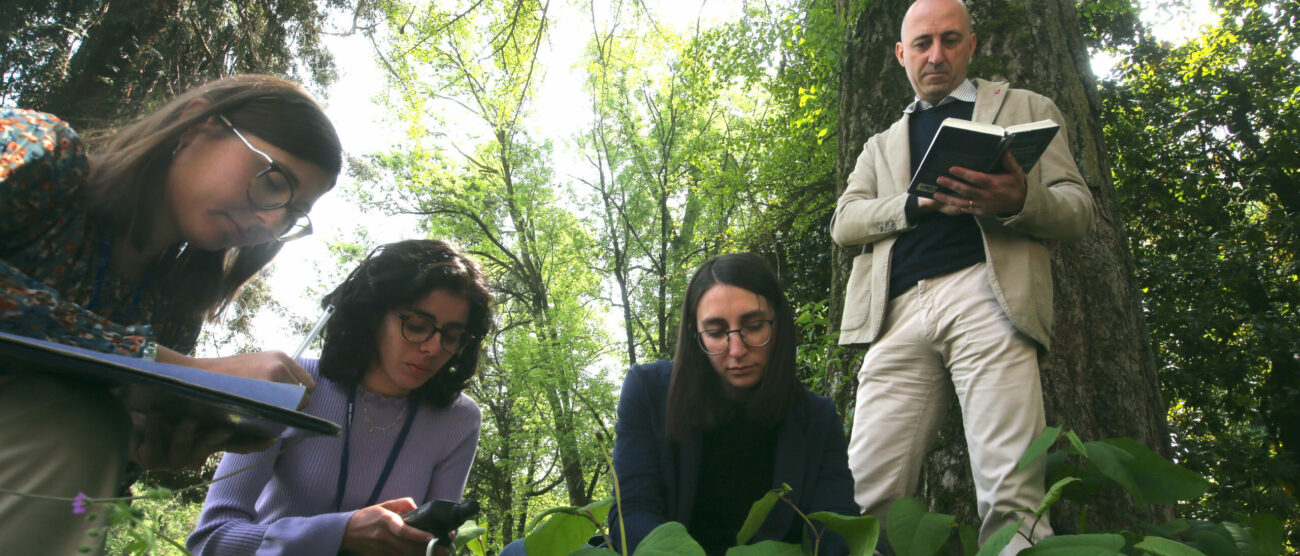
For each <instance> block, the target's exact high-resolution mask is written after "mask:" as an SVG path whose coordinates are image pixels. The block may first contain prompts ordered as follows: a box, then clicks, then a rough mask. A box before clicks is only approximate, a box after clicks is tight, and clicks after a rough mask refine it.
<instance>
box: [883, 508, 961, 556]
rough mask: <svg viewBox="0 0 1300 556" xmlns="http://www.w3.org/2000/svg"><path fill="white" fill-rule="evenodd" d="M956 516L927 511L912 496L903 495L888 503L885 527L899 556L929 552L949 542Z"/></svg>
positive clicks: (937, 549) (921, 555) (890, 541)
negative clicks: (890, 504) (905, 496)
mask: <svg viewBox="0 0 1300 556" xmlns="http://www.w3.org/2000/svg"><path fill="white" fill-rule="evenodd" d="M956 521H957V518H955V517H953V516H951V515H947V514H936V513H930V512H928V511H926V510H925V506H924V505H922V504H921V502H920V501H919V500H917V499H915V498H910V497H909V498H903V499H901V500H899V501H897V502H894V505H893V506H890V507H889V513H888V514H887V516H886V518H885V529H886V531H887V532H888V536H889V545H890V546H891V547H893V548H894V552H895V553H896V554H898V556H931V555H933V554H935V553H937V552H939V549H940V548H942V547H943V544H944V543H945V542H948V537H950V536H952V530H953V528H954V527H956Z"/></svg>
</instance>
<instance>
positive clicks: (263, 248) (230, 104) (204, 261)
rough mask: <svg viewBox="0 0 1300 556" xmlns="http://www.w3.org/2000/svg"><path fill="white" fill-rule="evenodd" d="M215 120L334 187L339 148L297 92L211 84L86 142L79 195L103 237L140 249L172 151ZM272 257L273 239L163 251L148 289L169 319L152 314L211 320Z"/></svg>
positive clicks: (269, 80) (237, 80)
mask: <svg viewBox="0 0 1300 556" xmlns="http://www.w3.org/2000/svg"><path fill="white" fill-rule="evenodd" d="M196 101H205V102H196ZM196 107H197V109H196ZM216 115H224V116H225V117H226V118H227V119H229V120H230V122H231V123H232V124H234V126H235V127H237V128H239V129H241V130H244V131H245V132H247V133H250V134H253V135H256V136H257V137H259V138H261V139H262V140H264V141H266V142H268V143H270V144H272V145H275V146H276V147H279V148H280V149H283V150H284V151H286V152H288V153H289V154H292V155H293V156H295V157H297V158H299V159H302V160H303V161H305V162H309V163H311V164H312V165H314V166H316V167H318V168H320V169H321V170H324V171H325V173H326V174H327V175H329V176H330V183H328V184H326V187H327V188H332V187H333V186H334V178H336V177H337V176H338V173H339V171H340V170H341V168H342V166H343V153H342V150H343V149H342V146H341V144H340V142H339V138H338V134H337V133H336V132H335V131H334V125H333V124H331V123H330V121H329V119H328V118H326V117H325V113H324V112H322V111H321V108H320V106H319V105H317V104H316V102H315V101H314V100H312V98H311V96H310V95H309V94H307V92H306V91H304V90H303V89H302V88H301V87H299V86H297V85H295V84H293V83H291V82H289V81H286V80H284V79H281V78H278V77H273V76H269V75H241V76H235V77H227V78H224V79H218V80H216V81H212V82H209V83H207V84H205V85H201V86H199V87H195V88H193V89H190V90H189V91H186V92H185V93H183V94H181V95H179V96H177V97H176V98H174V99H172V100H171V101H170V102H168V103H167V104H165V105H163V106H162V108H159V109H158V110H156V111H154V112H153V113H151V114H149V115H147V116H145V117H144V118H142V119H140V120H139V121H137V122H135V123H133V124H130V125H127V126H124V127H121V128H119V129H116V130H113V131H110V132H107V133H102V134H96V135H92V136H89V137H88V138H87V140H86V142H87V144H88V146H89V148H90V150H91V153H92V154H93V156H94V164H93V165H92V166H91V169H90V176H89V180H88V186H87V190H86V195H87V197H88V200H89V205H90V207H91V212H92V214H93V215H94V216H95V218H96V219H97V220H98V221H99V222H100V223H101V224H102V225H104V226H106V229H107V231H108V232H109V233H110V234H112V236H113V237H123V236H125V237H126V238H127V240H128V241H130V242H131V244H132V245H133V246H135V247H136V248H137V249H139V248H143V247H144V246H145V245H146V244H147V242H148V239H149V238H150V237H151V235H152V234H153V232H154V230H153V229H152V228H153V223H154V221H155V219H154V213H155V211H158V210H166V209H165V208H163V207H164V202H163V199H164V198H165V192H164V184H165V181H166V180H165V178H166V174H167V170H168V168H169V167H170V165H171V161H172V153H173V152H174V151H175V149H176V147H177V145H178V144H179V142H180V141H181V138H182V137H183V136H184V135H185V134H186V133H187V132H188V131H190V130H191V129H192V128H193V127H194V126H196V125H198V124H200V123H202V122H204V121H206V120H208V119H209V118H211V117H213V116H216ZM279 251H280V244H279V243H277V242H269V243H262V244H258V245H251V246H247V247H235V248H229V249H224V250H220V251H205V250H202V249H193V248H189V249H187V248H184V246H182V245H176V246H172V247H170V248H169V249H168V250H167V251H166V252H164V253H163V254H162V256H161V257H160V258H159V262H158V263H156V266H155V267H154V268H153V270H152V271H153V272H154V273H155V275H156V276H157V277H158V278H160V279H158V280H156V281H155V282H154V284H156V287H158V288H159V289H160V291H161V293H162V294H163V295H166V296H167V297H168V298H170V301H169V303H168V304H166V306H167V307H168V308H169V309H168V310H167V312H168V313H170V314H168V315H157V317H160V318H168V317H192V316H193V315H195V314H201V315H204V316H207V317H209V318H211V317H213V316H215V315H217V314H218V313H220V312H221V310H222V309H224V308H225V307H226V305H228V304H229V303H230V302H231V300H232V299H233V298H234V297H235V293H236V292H237V291H238V290H239V287H240V286H241V285H243V284H244V282H245V281H247V280H248V279H249V278H251V277H252V276H253V274H256V273H257V271H259V270H261V269H262V267H264V266H266V264H267V263H268V262H270V261H271V259H272V258H273V257H275V255H276V253H278V252H279Z"/></svg>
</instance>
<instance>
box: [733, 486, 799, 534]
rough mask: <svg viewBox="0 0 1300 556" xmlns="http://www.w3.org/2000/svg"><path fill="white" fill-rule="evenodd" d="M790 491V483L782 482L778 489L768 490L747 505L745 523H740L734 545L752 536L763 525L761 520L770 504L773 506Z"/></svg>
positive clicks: (769, 511)
mask: <svg viewBox="0 0 1300 556" xmlns="http://www.w3.org/2000/svg"><path fill="white" fill-rule="evenodd" d="M789 492H790V485H787V484H782V485H781V488H780V489H777V490H771V491H768V493H767V494H764V495H763V497H762V498H759V499H758V501H757V502H754V505H753V506H750V507H749V515H747V516H745V524H744V525H741V527H740V531H737V532H736V546H742V545H744V544H745V543H747V542H749V539H752V538H754V533H757V532H758V528H759V527H762V526H763V521H764V520H766V519H767V514H769V513H771V512H772V506H775V505H776V503H777V501H779V500H780V499H781V496H783V495H785V494H787V493H789Z"/></svg>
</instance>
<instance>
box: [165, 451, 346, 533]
mask: <svg viewBox="0 0 1300 556" xmlns="http://www.w3.org/2000/svg"><path fill="white" fill-rule="evenodd" d="M283 445H284V441H283V440H282V441H280V442H277V443H276V445H275V446H272V447H271V448H270V449H269V450H267V451H265V452H259V453H253V454H226V455H225V456H224V457H222V458H221V464H220V465H218V466H217V472H216V476H217V477H218V478H221V477H227V476H228V475H231V474H232V473H234V475H233V476H229V477H227V478H224V479H219V480H217V481H216V482H214V483H212V486H211V487H210V488H209V489H208V497H207V500H205V501H204V503H203V512H202V513H201V514H200V515H199V523H198V525H197V526H196V527H195V529H194V532H193V533H192V534H190V537H189V540H188V541H187V542H186V546H187V547H188V548H189V550H190V551H191V552H193V553H194V554H196V555H200V556H241V555H249V554H259V555H264V554H265V555H270V554H285V555H289V554H334V553H337V552H338V550H339V547H340V546H341V545H342V544H343V533H344V531H345V530H346V529H347V524H348V520H349V519H351V518H352V513H353V512H350V511H349V512H337V513H327V514H320V515H315V516H311V517H286V518H282V519H278V520H275V521H273V522H270V523H259V522H257V521H256V514H257V511H256V504H257V500H258V498H259V496H261V494H262V490H263V489H264V488H265V487H266V484H267V482H268V481H270V479H271V476H272V473H273V470H274V468H275V458H274V457H271V456H270V455H271V454H276V453H279V452H280V450H281V449H282V446H283ZM268 458H269V459H268ZM245 468H247V469H245ZM241 470H242V471H241Z"/></svg>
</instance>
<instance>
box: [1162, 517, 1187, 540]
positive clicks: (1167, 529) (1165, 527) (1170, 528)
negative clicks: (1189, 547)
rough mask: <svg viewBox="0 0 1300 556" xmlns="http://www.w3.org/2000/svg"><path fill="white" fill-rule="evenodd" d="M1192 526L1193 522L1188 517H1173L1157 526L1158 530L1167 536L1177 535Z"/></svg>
mask: <svg viewBox="0 0 1300 556" xmlns="http://www.w3.org/2000/svg"><path fill="white" fill-rule="evenodd" d="M1191 528H1192V524H1191V523H1189V522H1188V521H1187V520H1186V519H1172V520H1169V521H1166V522H1164V523H1161V524H1160V525H1157V526H1156V530H1158V531H1160V533H1161V534H1162V535H1164V536H1166V537H1177V536H1178V535H1181V534H1183V533H1184V532H1186V531H1187V530H1188V529H1191Z"/></svg>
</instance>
